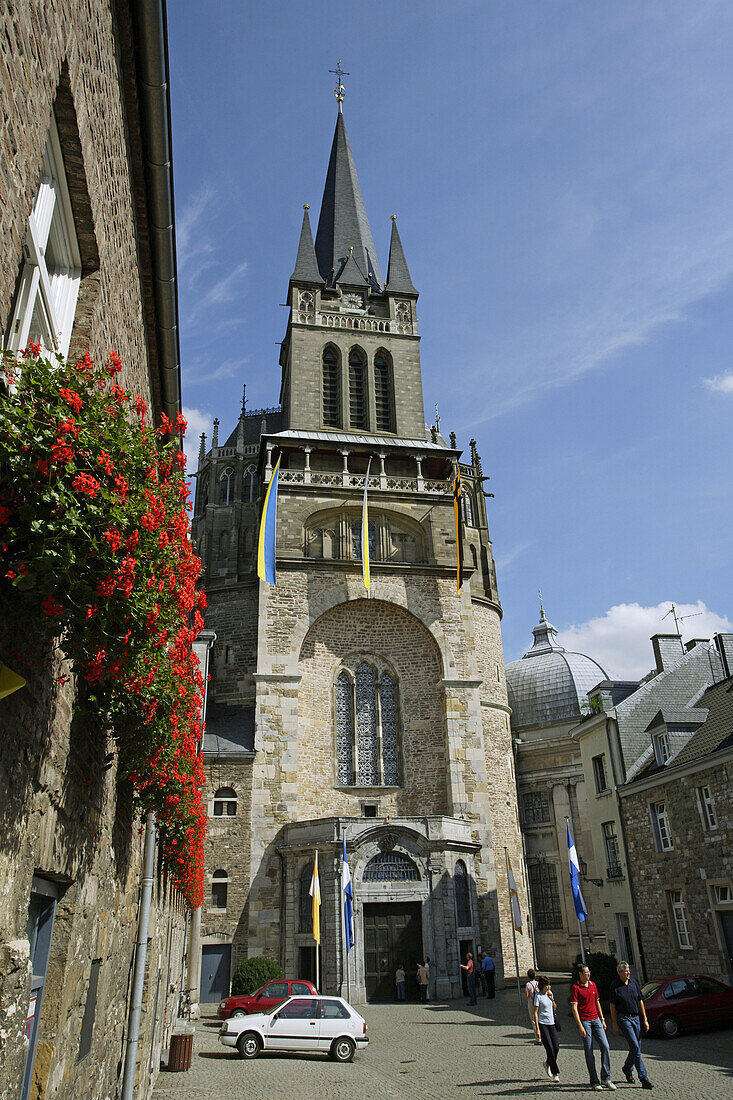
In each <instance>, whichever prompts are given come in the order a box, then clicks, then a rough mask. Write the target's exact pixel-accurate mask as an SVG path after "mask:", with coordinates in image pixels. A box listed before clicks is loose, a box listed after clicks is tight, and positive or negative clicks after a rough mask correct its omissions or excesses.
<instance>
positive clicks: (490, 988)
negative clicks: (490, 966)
mask: <svg viewBox="0 0 733 1100" xmlns="http://www.w3.org/2000/svg"><path fill="white" fill-rule="evenodd" d="M481 981H482V982H483V987H484V993H485V994H486V996H487V997H495V996H496V993H495V991H494V971H493V970H482V971H481Z"/></svg>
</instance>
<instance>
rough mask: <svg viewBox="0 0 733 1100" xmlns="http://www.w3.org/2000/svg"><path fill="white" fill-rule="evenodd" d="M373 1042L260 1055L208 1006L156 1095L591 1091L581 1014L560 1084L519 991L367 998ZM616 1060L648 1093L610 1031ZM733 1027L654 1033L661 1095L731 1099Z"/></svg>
mask: <svg viewBox="0 0 733 1100" xmlns="http://www.w3.org/2000/svg"><path fill="white" fill-rule="evenodd" d="M359 1011H360V1012H361V1013H362V1015H363V1016H364V1017H365V1018H366V1020H367V1022H368V1024H369V1035H370V1043H369V1047H368V1048H367V1050H366V1051H364V1052H363V1053H359V1054H357V1056H356V1059H355V1060H354V1062H353V1063H352V1064H350V1065H337V1064H335V1063H333V1062H331V1061H329V1060H327V1059H325V1058H323V1057H322V1056H320V1055H314V1056H302V1055H301V1056H298V1055H289V1054H262V1055H260V1056H259V1058H257V1059H255V1060H254V1061H253V1062H245V1061H243V1060H240V1058H239V1057H237V1056H236V1054H231V1053H230V1052H229V1051H225V1050H224V1048H223V1047H221V1046H220V1044H219V1042H218V1038H217V1033H218V1029H219V1021H218V1020H217V1019H216V1017H215V1016H214V1015H213V1013H208V1014H207V1015H206V1016H205V1017H204V1019H202V1020H200V1021H199V1023H198V1028H197V1032H196V1037H195V1041H194V1052H193V1064H192V1068H191V1070H190V1072H188V1073H176V1074H168V1073H166V1072H165V1071H163V1072H161V1075H160V1077H159V1078H158V1085H157V1087H156V1089H155V1092H154V1094H153V1096H154V1100H174V1098H176V1097H186V1098H187V1100H203V1098H204V1097H205V1098H206V1100H225V1098H226V1100H230V1098H231V1097H233V1096H247V1097H248V1098H251V1100H270V1098H271V1097H274V1096H277V1097H283V1098H291V1097H292V1098H293V1100H315V1098H323V1100H341V1098H344V1100H346V1098H348V1100H352V1098H353V1100H409V1098H412V1097H414V1098H420V1100H422V1098H424V1097H426V1096H427V1097H435V1098H438V1100H444V1098H445V1100H448V1098H451V1100H452V1098H457V1097H461V1098H463V1100H468V1098H471V1097H484V1096H516V1097H522V1096H524V1097H532V1096H539V1095H540V1094H543V1093H548V1092H556V1093H560V1094H561V1095H562V1096H563V1097H564V1098H573V1097H575V1096H581V1095H583V1096H588V1095H589V1091H588V1088H587V1076H586V1068H585V1062H584V1059H583V1054H582V1050H581V1048H580V1042H579V1040H578V1038H577V1035H576V1031H575V1028H574V1027H573V1026H572V1024H571V1020H570V1019H569V1018H568V1019H567V1020H566V1019H565V1018H564V1017H561V1019H562V1023H563V1030H562V1035H561V1042H562V1044H563V1045H562V1048H561V1051H560V1056H559V1066H560V1072H561V1080H560V1084H558V1085H554V1084H552V1083H551V1082H549V1081H548V1080H547V1079H546V1078H545V1076H544V1071H543V1068H542V1062H543V1052H542V1048H540V1047H536V1046H534V1045H533V1043H532V1040H531V1038H530V1032H529V1028H528V1026H527V1017H526V1013H525V1011H524V1009H522V1010H521V1011H520V1010H519V1009H518V1006H517V997H516V992H514V993H512V992H510V991H503V992H500V993H499V994H498V995H497V997H496V1000H494V1001H493V1002H492V1001H486V1000H484V999H483V998H482V1000H481V1002H480V1004H479V1006H478V1008H477V1009H469V1008H468V1006H466V1005H465V1004H462V1003H461V1002H458V1001H456V1002H451V1003H447V1004H431V1005H427V1006H421V1005H413V1004H408V1005H404V1006H397V1005H367V1006H361V1007H360V1008H359ZM609 1038H610V1042H611V1068H612V1071H613V1078H614V1081H615V1082H616V1084H617V1085H618V1091H619V1094H620V1093H622V1092H628V1091H630V1092H633V1093H634V1095H638V1096H640V1095H641V1087H640V1085H638V1084H635V1085H633V1086H631V1085H627V1084H626V1082H625V1080H624V1078H623V1074H622V1072H621V1065H622V1062H623V1059H624V1057H625V1052H626V1047H625V1045H624V1043H623V1041H622V1040H621V1039H619V1038H616V1037H615V1036H613V1035H609ZM732 1040H733V1034H732V1033H731V1031H730V1029H726V1030H716V1031H707V1032H699V1033H694V1034H690V1035H682V1036H681V1037H680V1038H678V1039H677V1040H675V1041H665V1040H661V1039H648V1040H646V1041H645V1043H644V1051H643V1056H644V1060H645V1062H646V1065H647V1069H648V1070H649V1076H650V1079H651V1080H652V1081H653V1082H654V1085H655V1087H656V1088H657V1089H658V1090H659V1091H658V1093H657V1096H670V1097H675V1098H678V1097H684V1098H685V1100H723V1098H726V1100H727V1098H728V1097H730V1095H731V1092H732V1091H733V1041H732Z"/></svg>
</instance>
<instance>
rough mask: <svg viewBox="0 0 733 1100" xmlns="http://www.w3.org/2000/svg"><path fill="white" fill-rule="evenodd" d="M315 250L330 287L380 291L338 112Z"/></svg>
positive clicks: (351, 158)
mask: <svg viewBox="0 0 733 1100" xmlns="http://www.w3.org/2000/svg"><path fill="white" fill-rule="evenodd" d="M339 106H340V104H339ZM349 248H352V249H353V253H350V252H349ZM315 250H316V260H317V262H318V269H319V271H320V274H321V276H322V277H323V279H325V281H326V283H328V284H329V286H336V284H337V283H340V282H349V283H354V282H357V283H361V282H364V283H366V284H368V285H369V286H371V287H372V288H373V289H374V290H381V289H382V275H381V272H380V270H379V262H378V260H377V250H376V249H375V247H374V240H373V238H372V231H371V229H370V228H369V219H368V218H367V214H366V209H365V207H364V199H363V198H362V195H361V188H360V187H359V179H358V177H357V174H356V166H355V164H354V156H353V153H352V152H351V145H350V143H349V136H348V134H347V133H346V123H345V122H344V116H343V114H342V112H341V111H340V110H339V113H338V116H337V118H336V131H335V133H334V135H333V145H332V146H331V158H330V160H329V162H328V172H327V173H326V185H325V187H324V189H323V201H322V202H321V216H320V217H319V219H318V231H317V233H316V245H315ZM347 265H348V270H346V269H347Z"/></svg>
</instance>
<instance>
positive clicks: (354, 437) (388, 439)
mask: <svg viewBox="0 0 733 1100" xmlns="http://www.w3.org/2000/svg"><path fill="white" fill-rule="evenodd" d="M267 423H268V426H269V423H270V418H269V416H268V418H267ZM267 436H268V438H272V439H273V440H276V437H279V438H280V439H283V440H288V439H292V440H296V439H306V440H307V439H312V440H314V441H316V442H318V443H361V444H362V445H364V446H368V447H410V448H412V449H414V450H416V451H445V452H446V454H447V455H455V454H458V453H459V452H458V451H455V450H452V449H451V448H450V447H448V446H447V445H446V442H445V440H444V439H443V437H442V436H441V435H439V436H438V439H439V440H440V442H438V443H433V441H432V440H430V439H402V438H401V437H398V436H390V435H359V434H358V433H357V432H349V433H348V434H347V433H346V432H311V431H302V432H300V431H296V429H295V428H287V429H286V430H285V431H284V432H274V433H273V432H270V431H268V432H267Z"/></svg>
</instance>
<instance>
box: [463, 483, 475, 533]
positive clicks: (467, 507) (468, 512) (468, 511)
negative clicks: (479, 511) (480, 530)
mask: <svg viewBox="0 0 733 1100" xmlns="http://www.w3.org/2000/svg"><path fill="white" fill-rule="evenodd" d="M461 500H462V501H463V521H464V523H465V524H466V527H473V500H472V498H471V494H470V493H469V492H468V491H467V490H466V489H461Z"/></svg>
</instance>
